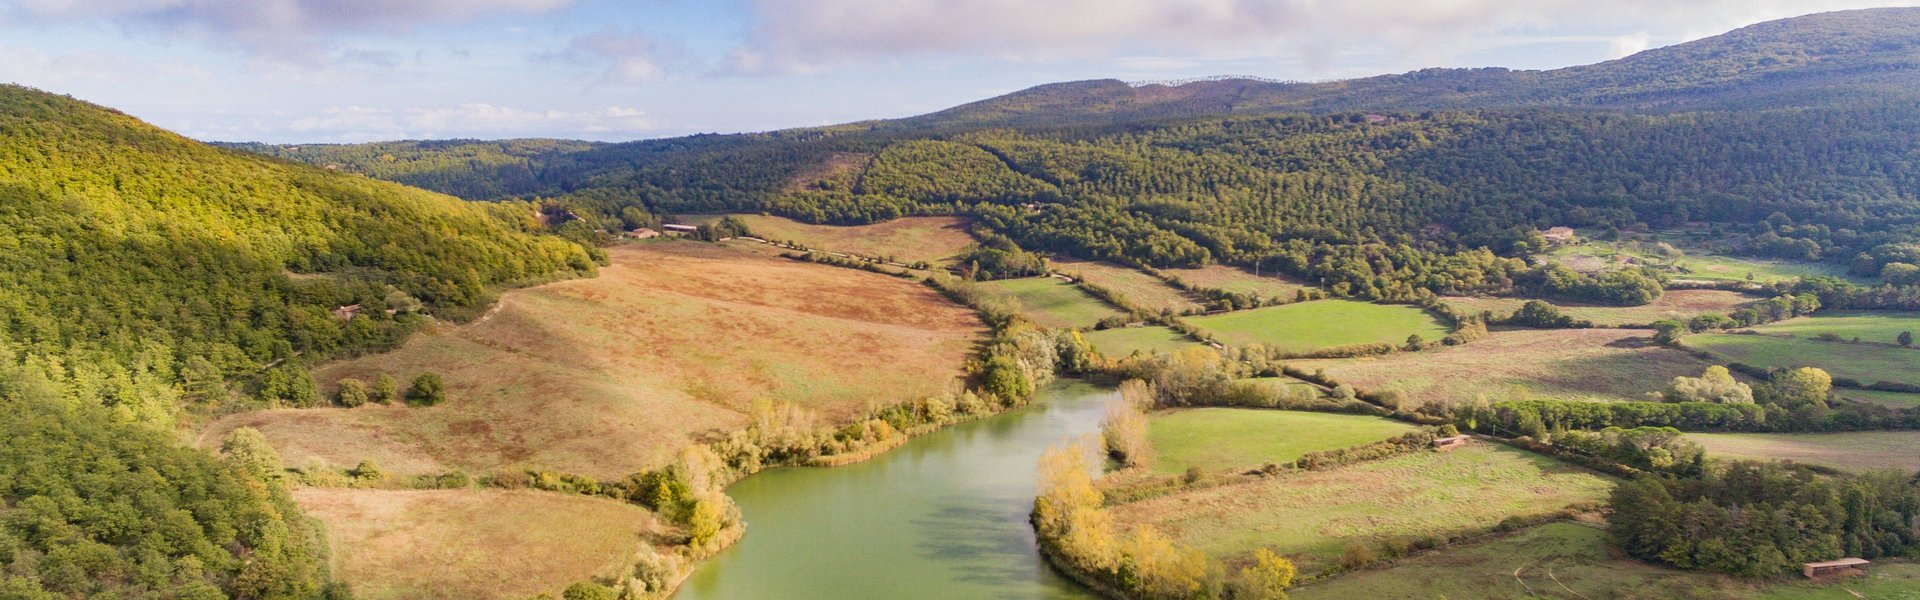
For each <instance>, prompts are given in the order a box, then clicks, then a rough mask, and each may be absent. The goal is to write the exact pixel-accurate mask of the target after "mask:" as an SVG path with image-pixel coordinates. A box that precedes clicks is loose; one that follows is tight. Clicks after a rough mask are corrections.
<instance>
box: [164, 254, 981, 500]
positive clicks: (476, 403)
mask: <svg viewBox="0 0 1920 600" xmlns="http://www.w3.org/2000/svg"><path fill="white" fill-rule="evenodd" d="M608 252H609V254H610V255H611V258H612V265H611V266H608V267H606V268H603V269H602V270H601V273H600V276H599V277H595V278H592V279H579V280H569V281H562V282H557V283H551V284H547V285H542V286H538V287H533V288H527V289H523V290H517V291H514V292H510V293H508V294H506V295H505V296H503V297H502V298H501V301H500V305H499V306H498V307H496V308H495V309H494V311H492V312H490V313H489V314H488V315H487V316H484V317H482V318H481V319H479V320H477V321H475V322H474V323H471V324H468V325H459V326H453V325H443V326H438V327H436V328H435V329H434V330H432V331H429V332H426V333H424V334H422V335H418V336H415V337H414V339H412V340H410V341H409V342H408V343H407V344H406V345H405V346H403V347H402V348H400V349H398V350H396V351H393V352H388V353H384V354H378V355H371V356H365V357H360V358H356V359H352V360H346V361H341V362H336V363H331V364H327V365H323V366H321V367H320V368H318V369H317V370H316V373H315V377H316V379H318V380H319V381H320V382H321V384H322V386H323V388H331V387H333V385H332V384H333V382H336V381H339V380H341V379H343V378H348V377H353V378H359V379H362V380H371V379H372V378H373V377H374V376H375V375H376V374H378V373H383V372H384V373H392V374H394V375H395V376H396V377H398V378H400V380H401V381H402V382H405V381H407V380H408V379H409V378H411V377H413V376H414V375H415V374H417V373H421V372H425V371H432V372H435V373H439V374H441V375H442V376H443V377H444V378H445V380H446V387H447V396H448V400H447V401H446V402H444V403H442V404H440V405H438V406H433V407H426V408H416V407H405V406H376V405H368V406H363V407H360V408H352V409H345V408H319V409H280V410H270V411H262V412H254V413H243V414H239V415H234V416H230V417H227V418H225V419H222V420H220V421H218V422H216V423H215V424H214V425H213V426H212V428H211V429H210V431H209V432H208V433H207V434H206V435H205V436H203V438H202V439H203V440H204V441H203V444H204V443H209V441H211V440H218V439H220V437H219V436H221V435H223V434H224V432H225V431H226V430H229V429H232V428H235V427H241V426H248V427H254V428H257V429H259V430H261V431H262V432H264V433H265V434H266V435H267V437H268V438H269V440H271V441H272V442H273V444H274V446H275V447H276V449H278V450H279V452H280V454H281V456H282V457H284V459H285V461H286V463H287V464H288V465H290V466H295V467H306V466H312V465H316V464H318V465H330V466H333V467H350V466H353V465H354V464H356V463H358V462H359V461H360V460H361V459H372V460H374V461H376V462H377V463H378V464H379V465H381V466H382V467H383V468H384V469H386V470H387V471H389V472H393V473H400V474H415V473H439V472H445V471H449V470H453V469H464V470H467V471H469V472H474V473H481V472H488V471H494V470H499V469H517V468H552V469H560V470H564V471H570V472H575V473H581V474H585V475H591V476H596V477H607V478H611V477H621V476H625V475H628V474H630V473H633V472H635V471H639V470H641V469H644V468H649V467H653V466H658V465H660V464H663V463H664V462H665V461H666V460H667V459H668V458H670V457H671V456H672V454H673V453H674V452H676V451H678V450H679V448H681V447H682V446H685V445H686V444H688V443H690V442H693V441H695V440H699V439H703V438H702V436H705V435H707V434H709V433H710V432H715V431H731V430H736V429H741V428H744V427H745V426H746V425H747V423H748V421H749V412H750V411H751V408H752V406H753V404H754V402H755V401H757V400H762V399H765V400H772V401H779V402H790V403H794V404H797V405H800V406H802V407H804V408H806V409H808V410H809V411H811V412H812V413H813V414H814V415H815V416H816V417H817V418H818V419H821V421H822V423H821V424H822V425H825V424H827V423H835V422H842V421H845V420H850V419H851V418H853V417H856V416H858V415H860V414H863V413H864V412H865V411H867V410H868V409H869V408H870V407H872V406H875V405H886V404H892V403H897V402H903V401H908V400H912V399H915V398H918V397H921V396H924V395H931V394H935V393H939V392H940V391H942V390H943V389H944V388H945V387H946V386H947V385H948V383H949V382H950V381H952V379H953V378H954V377H957V376H958V375H959V374H960V371H961V367H962V365H963V363H964V362H965V360H966V359H967V357H968V356H970V355H971V354H972V351H973V345H974V344H975V343H976V342H977V341H978V340H979V339H980V337H981V336H982V335H984V333H985V330H984V328H983V327H982V326H981V324H980V323H979V320H978V319H977V317H975V316H974V314H973V313H972V312H971V311H969V310H967V309H965V308H963V307H960V306H958V305H955V304H952V303H950V302H949V301H947V300H946V299H945V298H942V297H941V296H939V295H938V294H936V293H935V292H933V291H932V290H929V289H927V288H926V287H923V286H920V285H916V284H914V283H913V282H910V281H904V280H900V279H895V278H891V277H886V276H882V275H876V274H872V273H864V272H860V271H855V270H851V269H842V268H837V267H830V266H824V265H815V264H808V263H801V262H795V261H790V260H785V259H780V258H771V257H764V256H759V255H755V254H750V253H747V252H743V251H740V250H736V249H732V248H728V247H725V246H719V245H711V244H699V243H694V242H666V243H647V244H629V245H623V246H616V247H612V248H609V249H608Z"/></svg>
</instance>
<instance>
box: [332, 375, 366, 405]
mask: <svg viewBox="0 0 1920 600" xmlns="http://www.w3.org/2000/svg"><path fill="white" fill-rule="evenodd" d="M339 386H340V389H337V390H334V392H333V403H334V404H338V405H341V406H345V407H347V408H353V407H356V406H360V405H362V404H366V403H367V398H368V397H369V392H368V390H367V382H365V381H361V380H358V379H353V378H347V379H342V380H340V383H339Z"/></svg>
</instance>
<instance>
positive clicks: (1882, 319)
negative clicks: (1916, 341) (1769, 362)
mask: <svg viewBox="0 0 1920 600" xmlns="http://www.w3.org/2000/svg"><path fill="white" fill-rule="evenodd" d="M1753 330H1754V331H1758V332H1760V333H1765V334H1771V335H1790V336H1794V337H1800V338H1807V339H1838V340H1845V341H1853V339H1854V338H1859V339H1860V341H1861V342H1862V343H1869V344H1879V345H1882V346H1897V345H1898V343H1899V339H1900V334H1901V333H1902V332H1905V333H1911V334H1915V335H1920V314H1914V313H1908V312H1877V311H1876V312H1865V311H1846V312H1841V311H1834V312H1822V313H1820V314H1818V315H1816V316H1811V317H1800V318H1796V319H1787V320H1785V321H1777V322H1773V323H1768V324H1765V325H1760V326H1757V327H1754V328H1753Z"/></svg>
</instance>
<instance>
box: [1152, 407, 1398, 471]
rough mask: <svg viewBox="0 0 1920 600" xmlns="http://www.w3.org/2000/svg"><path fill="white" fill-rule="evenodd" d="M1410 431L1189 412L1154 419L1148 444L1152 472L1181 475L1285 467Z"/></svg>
mask: <svg viewBox="0 0 1920 600" xmlns="http://www.w3.org/2000/svg"><path fill="white" fill-rule="evenodd" d="M1413 429H1414V427H1413V426H1411V425H1408V424H1405V423H1401V422H1399V421H1394V420H1390V419H1383V418H1380V417H1369V416H1364V415H1341V414H1332V413H1317V412H1300V411H1289V410H1265V409H1247V408H1194V409H1186V410H1175V411H1169V412H1163V413H1156V414H1154V415H1153V416H1152V419H1151V420H1150V421H1149V422H1148V426H1147V440H1148V442H1149V443H1151V444H1152V445H1153V452H1154V462H1153V469H1154V470H1155V471H1159V472H1161V473H1181V472H1184V471H1186V470H1187V469H1188V468H1189V467H1199V468H1201V469H1205V470H1208V471H1217V470H1220V469H1240V468H1249V469H1250V468H1258V467H1260V466H1262V465H1266V464H1286V463H1289V462H1293V460H1294V459H1297V458H1300V456H1301V455H1304V454H1306V453H1308V452H1314V451H1319V450H1335V449H1339V448H1346V447H1349V446H1358V445H1361V444H1368V443H1372V442H1377V441H1380V440H1384V439H1387V438H1390V437H1393V436H1396V435H1400V434H1402V433H1406V432H1409V431H1413Z"/></svg>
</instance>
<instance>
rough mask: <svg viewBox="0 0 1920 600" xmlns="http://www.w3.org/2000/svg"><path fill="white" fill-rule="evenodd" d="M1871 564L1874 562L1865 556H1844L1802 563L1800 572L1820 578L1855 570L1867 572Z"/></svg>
mask: <svg viewBox="0 0 1920 600" xmlns="http://www.w3.org/2000/svg"><path fill="white" fill-rule="evenodd" d="M1869 564H1872V563H1870V562H1868V561H1867V559H1864V558H1842V559H1839V560H1829V561H1826V562H1811V563H1807V564H1804V565H1801V567H1800V574H1802V575H1806V576H1807V577H1808V578H1818V577H1828V576H1833V575H1851V574H1853V572H1854V571H1859V572H1861V573H1865V572H1867V565H1869Z"/></svg>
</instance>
